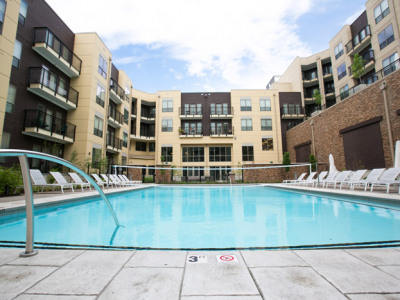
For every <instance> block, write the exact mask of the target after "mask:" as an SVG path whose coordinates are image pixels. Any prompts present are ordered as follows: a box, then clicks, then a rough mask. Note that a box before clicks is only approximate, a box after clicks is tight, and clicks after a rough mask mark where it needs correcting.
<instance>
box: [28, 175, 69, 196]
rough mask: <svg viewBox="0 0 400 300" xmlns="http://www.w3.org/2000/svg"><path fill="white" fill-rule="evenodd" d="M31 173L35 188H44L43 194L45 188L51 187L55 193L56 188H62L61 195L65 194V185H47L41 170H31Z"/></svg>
mask: <svg viewBox="0 0 400 300" xmlns="http://www.w3.org/2000/svg"><path fill="white" fill-rule="evenodd" d="M30 173H31V178H32V181H33V185H34V186H38V187H42V190H41V192H43V189H44V188H45V187H51V188H52V190H53V191H54V189H55V188H56V187H59V188H61V193H64V186H63V185H61V184H58V183H47V181H46V179H45V178H44V176H43V174H42V172H40V170H37V169H31V170H30ZM68 187H69V186H68Z"/></svg>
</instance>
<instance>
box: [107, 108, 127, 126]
mask: <svg viewBox="0 0 400 300" xmlns="http://www.w3.org/2000/svg"><path fill="white" fill-rule="evenodd" d="M123 121H124V115H123V114H121V113H120V112H119V111H118V110H116V109H113V108H111V106H109V107H108V122H107V123H108V125H110V126H112V127H114V128H121V127H122V124H123Z"/></svg>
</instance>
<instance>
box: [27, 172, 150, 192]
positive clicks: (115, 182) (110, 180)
mask: <svg viewBox="0 0 400 300" xmlns="http://www.w3.org/2000/svg"><path fill="white" fill-rule="evenodd" d="M30 174H31V178H32V181H33V185H34V186H38V187H41V188H42V190H41V191H43V190H44V188H52V190H53V191H54V189H55V188H60V189H61V193H64V189H71V191H72V192H74V188H76V187H80V188H81V189H82V192H83V189H84V188H85V187H87V188H89V189H90V190H91V189H92V187H91V186H92V185H91V184H90V183H89V182H87V181H83V180H82V179H81V177H80V176H79V175H78V174H77V173H72V172H71V173H68V174H69V176H70V177H71V181H72V182H68V181H67V180H66V179H65V177H64V176H63V175H62V174H61V173H60V172H50V174H51V175H52V176H53V177H54V179H55V183H47V181H46V179H45V178H44V176H43V174H42V172H41V171H40V170H37V169H31V170H30ZM101 176H102V177H103V179H104V180H102V179H101V178H100V177H99V176H98V175H97V174H92V177H93V178H94V179H95V181H96V183H97V185H99V186H100V187H105V186H107V187H108V186H111V187H123V186H132V185H137V184H141V183H142V182H141V181H132V180H129V179H128V177H126V175H117V174H109V175H105V174H101Z"/></svg>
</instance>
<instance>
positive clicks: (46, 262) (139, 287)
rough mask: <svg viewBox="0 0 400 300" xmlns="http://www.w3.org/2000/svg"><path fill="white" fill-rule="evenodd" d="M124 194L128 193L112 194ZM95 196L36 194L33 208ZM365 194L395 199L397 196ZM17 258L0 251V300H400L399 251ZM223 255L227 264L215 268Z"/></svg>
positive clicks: (58, 253) (87, 253)
mask: <svg viewBox="0 0 400 300" xmlns="http://www.w3.org/2000/svg"><path fill="white" fill-rule="evenodd" d="M139 187H147V186H146V185H142V186H139ZM128 189H129V190H130V189H132V188H124V189H118V190H117V189H110V191H111V192H116V191H125V190H128ZM318 191H321V189H318ZM324 191H327V190H326V189H324ZM337 191H338V190H332V191H331V192H334V193H336V192H337ZM347 192H348V191H345V193H347ZM96 193H97V192H95V191H94V192H93V191H92V192H84V193H82V192H75V193H65V194H63V195H62V194H60V193H53V194H47V193H45V194H35V204H39V203H42V204H45V203H48V202H54V201H64V200H68V199H74V198H76V196H81V197H87V196H91V195H96ZM355 193H361V194H363V195H366V193H365V192H355ZM355 193H354V192H351V194H353V195H354V194H355ZM367 194H368V195H370V196H371V197H374V198H375V197H381V198H383V199H393V200H395V201H396V200H400V196H399V195H398V194H397V193H396V194H393V193H392V194H389V195H387V194H385V193H380V192H374V193H367ZM23 204H24V198H23V196H22V197H20V198H15V197H12V198H9V199H6V198H3V199H2V201H1V202H0V209H3V210H6V209H7V210H8V209H11V210H13V209H17V208H18V207H21V205H22V206H23ZM0 240H1V237H0ZM22 251H23V249H21V248H19V249H18V248H0V295H1V296H0V298H1V299H18V300H27V299H31V300H36V299H60V300H64V299H71V300H72V299H76V300H80V299H82V300H83V299H135V300H136V299H155V300H158V299H162V300H169V299H176V300H261V299H400V248H396V247H391V248H369V249H368V248H364V249H335V250H332V249H324V250H277V251H267V250H253V251H247V250H246V251H244V250H243V251H222V250H221V251H107V250H47V249H46V250H45V249H39V254H38V255H36V256H33V257H28V258H20V257H19V253H20V252H22ZM221 256H224V257H223V259H225V260H228V261H226V262H219V261H218V259H217V258H219V257H221ZM232 259H233V261H232Z"/></svg>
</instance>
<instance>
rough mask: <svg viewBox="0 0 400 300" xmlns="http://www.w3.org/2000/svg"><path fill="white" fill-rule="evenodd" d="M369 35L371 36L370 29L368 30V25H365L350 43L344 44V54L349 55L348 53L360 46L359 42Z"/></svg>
mask: <svg viewBox="0 0 400 300" xmlns="http://www.w3.org/2000/svg"><path fill="white" fill-rule="evenodd" d="M370 35H371V29H370V27H369V25H367V26H365V27H364V28H363V29H361V30H360V32H359V33H357V34H356V35H355V36H354V37H353V39H352V40H351V41H349V42H348V43H347V44H346V46H345V48H346V53H349V52H350V51H352V50H353V49H354V48H355V47H356V46H357V45H359V44H361V42H362V41H363V40H364V39H366V38H367V37H368V36H370Z"/></svg>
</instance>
